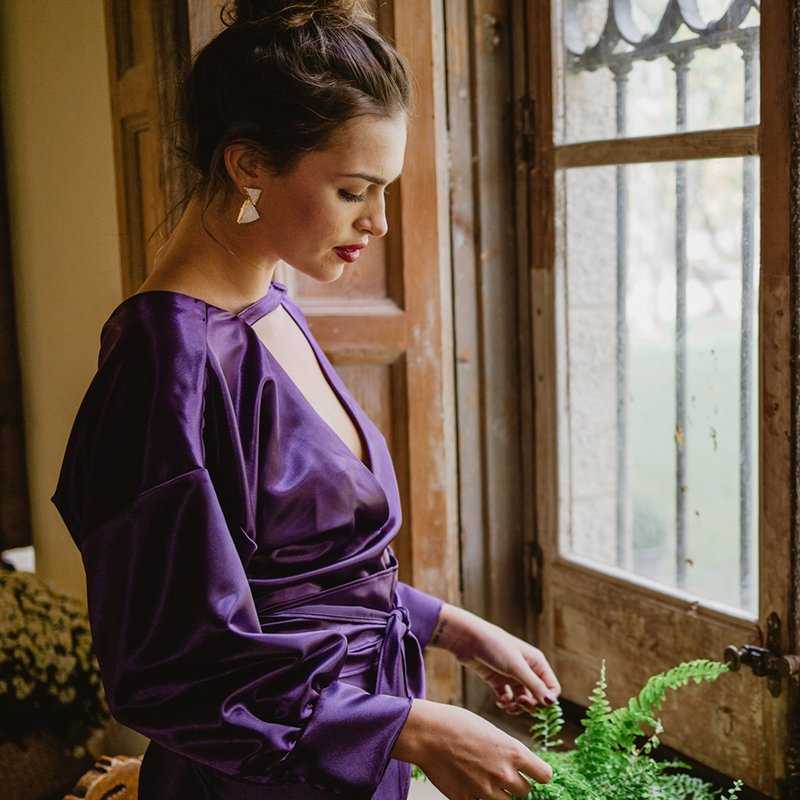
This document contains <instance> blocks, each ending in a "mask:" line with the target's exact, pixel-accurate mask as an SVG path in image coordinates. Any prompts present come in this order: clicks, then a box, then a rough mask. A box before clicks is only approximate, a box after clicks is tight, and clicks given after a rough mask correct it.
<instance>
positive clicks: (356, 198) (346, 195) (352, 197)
mask: <svg viewBox="0 0 800 800" xmlns="http://www.w3.org/2000/svg"><path fill="white" fill-rule="evenodd" d="M339 195H340V196H341V198H342V199H343V200H347V202H348V203H363V202H364V200H366V199H367V196H366V195H365V194H350V192H346V191H345V190H344V189H339Z"/></svg>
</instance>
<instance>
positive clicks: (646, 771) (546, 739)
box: [412, 659, 743, 800]
mask: <svg viewBox="0 0 800 800" xmlns="http://www.w3.org/2000/svg"><path fill="white" fill-rule="evenodd" d="M728 670H729V667H728V665H727V664H724V663H722V662H719V661H709V660H706V659H698V660H696V661H686V662H683V663H681V664H678V666H676V667H673V668H672V669H670V670H668V671H666V672H662V673H659V674H658V675H654V676H653V677H652V678H650V679H649V680H648V681H647V683H646V684H645V685H644V687H643V688H642V690H641V691H640V692H639V695H638V696H637V697H632V698H631V699H630V700H629V701H628V703H627V705H625V706H621V707H620V708H617V709H612V708H611V705H610V704H609V702H608V700H607V698H606V686H607V684H606V663H605V660H603V662H602V665H601V667H600V679H599V680H598V682H597V684H596V686H595V689H594V691H593V692H592V694H591V696H590V698H589V699H590V700H591V704H590V705H589V708H588V709H587V712H586V717H585V718H584V719H583V720H581V724H582V725H583V728H584V731H583V733H582V734H581V735H580V736H578V737H577V738H576V739H575V748H573V749H571V750H555V749H554V748H556V747H558V746H559V745H561V744H563V743H562V741H561V740H560V739H557V738H556V737H557V736H558V734H559V732H560V731H561V729H562V728H563V724H564V721H563V712H562V710H561V706H560V705H559V704H558V703H555V704H554V705H552V706H549V707H544V706H543V707H539V708H536V709H534V710H533V711H532V712H530V714H531V717H532V718H533V722H532V724H531V727H530V729H529V732H530V734H531V749H532V750H534V751H535V752H536V753H537V755H538V756H539V757H540V758H542V759H543V760H544V761H546V762H547V763H548V764H550V766H551V767H552V768H553V777H552V779H551V780H550V782H549V783H536V782H533V781H532V782H531V790H530V792H528V794H527V795H526V797H525V800H540V799H542V800H543V799H544V798H547V799H548V800H550V799H551V798H552V800H654V798H655V799H657V798H663V800H734V799H735V798H736V797H738V794H739V791H740V789H741V787H742V785H743V782H742V781H740V780H738V779H737V780H735V781H734V782H733V786H732V787H731V788H730V789H729V790H728V793H727V794H726V795H725V796H724V798H720V793H721V791H720V790H719V789H715V788H714V787H713V786H712V785H711V784H710V783H708V782H707V781H704V780H702V779H700V778H696V777H693V776H691V775H686V774H685V773H678V774H666V773H665V770H667V769H669V768H672V769H684V770H685V769H690V765H689V764H687V763H685V762H684V761H680V760H674V761H656V760H655V759H653V758H652V757H651V756H650V753H651V752H652V750H653V749H654V748H655V747H657V746H658V744H659V739H658V734H659V733H661V732H662V731H663V730H664V729H663V727H662V725H661V720H660V719H658V717H656V716H655V714H656V712H657V711H658V709H659V708H660V706H661V703H662V702H663V700H664V696H665V695H666V692H667V689H677V688H679V687H681V686H685V685H686V684H687V683H688V682H689V681H690V680H694V682H695V683H700V682H701V681H713V680H716V679H717V678H718V677H719V676H720V675H721V674H722V673H723V672H727V671H728ZM648 727H651V728H652V729H653V733H652V734H648V733H647V728H648ZM640 737H646V739H645V741H644V742H643V743H642V745H641V746H639V747H637V745H636V740H637V739H638V738H640ZM412 775H413V777H414V778H416V779H425V775H424V773H423V772H422V770H420V769H419V767H417V766H416V765H415V766H414V767H413V769H412ZM514 797H516V795H514ZM517 800H520V799H519V798H517Z"/></svg>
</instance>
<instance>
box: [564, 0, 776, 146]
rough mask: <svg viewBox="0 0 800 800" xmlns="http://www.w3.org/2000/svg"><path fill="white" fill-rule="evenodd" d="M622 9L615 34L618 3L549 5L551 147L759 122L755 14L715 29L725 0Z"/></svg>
mask: <svg viewBox="0 0 800 800" xmlns="http://www.w3.org/2000/svg"><path fill="white" fill-rule="evenodd" d="M629 2H630V3H631V4H632V5H631V8H632V14H631V15H630V17H629V16H627V15H626V14H624V13H622V12H619V13H617V15H616V19H617V20H618V21H619V22H620V25H619V26H618V27H619V30H621V31H622V34H623V35H622V37H620V36H618V35H617V34H616V33H615V32H616V30H617V29H618V28H617V26H615V25H613V24H610V22H609V15H611V14H612V12H613V11H614V7H615V6H616V5H619V6H622V5H623V4H621V3H619V0H553V8H554V14H553V19H554V21H555V31H554V36H555V46H554V60H555V65H556V69H555V71H554V80H555V87H554V88H555V97H556V114H555V139H556V143H557V144H567V143H571V142H582V141H593V140H598V139H611V138H616V137H620V136H650V135H657V134H667V133H674V132H676V131H691V130H707V129H713V128H728V127H737V126H740V125H755V124H757V123H758V118H759V114H758V107H759V101H758V74H759V72H758V45H759V22H760V15H759V12H758V10H757V9H755V8H750V9H749V10H746V11H743V12H741V14H740V15H739V17H734V18H733V21H734V22H735V23H736V25H735V27H732V28H731V29H729V30H725V31H724V32H719V31H717V30H716V28H715V23H716V22H717V20H718V19H719V18H720V17H721V16H722V15H723V14H724V13H726V12H728V10H729V9H730V8H731V7H733V6H734V0H704V1H703V2H699V3H698V5H697V12H699V16H698V15H697V14H696V13H695V12H693V11H691V10H690V9H691V6H692V4H691V3H687V4H684V7H685V9H687V10H686V11H683V12H682V11H681V5H680V4H678V3H667V0H629ZM682 14H686V15H687V17H686V18H684V17H683V16H682ZM742 16H743V17H744V18H741V17H742ZM625 19H627V20H628V22H627V23H625V24H622V23H623V20H625ZM687 23H690V24H691V27H689V25H687Z"/></svg>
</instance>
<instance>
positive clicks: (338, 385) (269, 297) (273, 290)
mask: <svg viewBox="0 0 800 800" xmlns="http://www.w3.org/2000/svg"><path fill="white" fill-rule="evenodd" d="M285 292H286V287H285V286H284V285H283V284H279V283H276V282H274V281H273V282H272V283H271V284H270V288H269V291H268V292H267V294H266V295H264V297H262V298H261V299H260V300H257V301H256V302H255V303H253V304H252V305H250V306H248V307H247V308H245V309H243V310H242V311H240V312H239V313H238V314H236V316H237V317H238V318H239V319H241V320H242V321H243V322H245V323H247V325H248V326H249V327H250V329H251V330H252V332H253V336H255V338H256V339H257V340H258V342H259V344H260V346H261V347H262V348H263V350H264V352H265V353H266V354H267V355H268V356H269V359H270V361H272V363H273V364H275V365H276V367H277V368H278V370H279V372H280V375H281V376H282V377H283V379H284V381H285V382H286V384H287V385H288V386H289V388H290V389H291V390H292V391H293V392H294V393H295V394H296V395H297V396H298V397H299V398H300V401H301V402H302V404H303V405H304V407H306V408H307V409H308V410H309V411H310V412H311V414H312V415H313V416H314V417H315V418H316V419H317V420H319V421H320V422H321V423H322V424H323V425H324V426H325V427H326V428H327V429H328V430H329V431H330V433H331V435H332V436H333V437H334V439H335V441H336V442H338V444H339V445H340V446H341V447H342V448H344V450H345V451H346V452H347V453H348V454H349V455H350V457H351V458H352V459H353V460H354V461H357V462H358V463H359V464H360V465H361V466H362V467H363V468H364V469H365V470H366V471H367V472H368V473H369V474H370V475H371V476H372V477H373V478H374V479H375V480H376V481H377V482H378V483H379V484H380V480H378V476H377V475H376V474H375V454H374V453H373V450H372V445H371V444H370V439H369V436H367V432H366V430H365V429H364V424H363V422H362V421H361V419H360V417H359V415H358V411H357V409H356V407H355V405H351V404H350V401H349V398H348V397H345V394H349V393H348V392H347V389H346V387H345V386H344V384H343V383H342V382H341V381H340V380H339V377H338V375H337V374H336V372H335V371H333V370H331V371H329V370H328V365H327V359H326V358H325V357H324V353H323V352H322V350H321V348H320V347H319V346H318V345H317V343H316V342H315V341H314V338H313V337H312V336H310V335H309V332H308V331H307V330H306V328H305V326H304V325H303V324H302V322H301V320H300V319H298V317H297V316H296V315H295V314H294V312H293V311H292V309H291V308H290V307H289V305H288V304H284V303H283V298H282V294H284V293H285ZM278 306H283V308H284V309H285V311H286V313H287V314H288V315H289V317H290V318H291V320H292V322H293V323H294V325H295V326H296V327H297V328H298V329H299V330H300V332H301V333H302V334H303V336H304V337H305V340H306V341H307V342H308V344H309V346H310V347H311V352H312V353H313V354H314V357H315V358H316V359H317V364H318V365H319V369H320V372H321V373H322V377H323V378H324V379H325V381H326V382H327V384H328V386H329V387H330V388H331V390H332V391H333V393H334V395H335V396H336V398H337V399H338V401H339V403H340V405H341V406H342V407H343V408H344V410H345V413H346V414H347V415H348V416H349V417H350V421H351V422H352V423H353V427H354V428H355V429H356V433H357V434H358V437H359V439H360V440H361V449H362V451H363V455H364V456H366V458H367V460H368V461H369V463H366V462H365V461H364V460H363V459H362V458H359V457H358V456H357V455H356V454H355V453H354V452H353V451H352V450H351V449H350V447H349V446H348V444H347V442H345V440H344V439H342V437H341V436H340V435H339V434H338V433H337V432H336V430H335V429H334V428H333V426H332V425H331V424H330V423H329V422H328V421H327V420H326V419H325V418H324V417H323V416H322V414H320V413H319V411H317V409H316V408H314V406H313V405H312V404H311V401H310V400H309V399H308V398H307V397H306V396H305V394H304V393H303V391H302V390H301V389H300V387H299V386H298V385H297V383H296V382H295V381H294V380H293V378H292V377H291V376H290V375H289V373H288V372H286V370H285V369H284V368H283V367H282V366H281V363H280V361H278V359H277V358H276V357H275V356H274V355H273V353H272V351H271V350H270V349H269V347H267V344H266V342H265V341H264V340H263V339H262V338H261V337H260V336H259V335H258V331H256V329H255V327H254V325H255V324H256V323H257V322H258V321H259V320H260V319H262V318H263V317H265V316H266V315H267V314H269V313H271V312H272V311H275V309H277V308H278Z"/></svg>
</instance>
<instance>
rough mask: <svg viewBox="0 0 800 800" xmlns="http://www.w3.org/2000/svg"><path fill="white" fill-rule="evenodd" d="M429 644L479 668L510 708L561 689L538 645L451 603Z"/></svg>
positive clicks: (548, 701) (549, 698) (530, 704)
mask: <svg viewBox="0 0 800 800" xmlns="http://www.w3.org/2000/svg"><path fill="white" fill-rule="evenodd" d="M430 645H431V646H433V647H441V648H443V649H445V650H449V651H450V652H451V653H452V654H453V655H454V656H455V657H456V658H457V659H458V660H459V662H461V663H462V664H464V666H466V667H468V668H469V669H471V670H472V671H473V672H475V673H477V674H478V675H479V676H480V677H481V678H482V679H483V680H484V681H485V682H486V683H487V684H488V685H489V686H490V687H491V689H492V691H493V692H494V693H495V702H496V704H497V706H498V707H499V708H503V709H505V710H506V711H507V712H508V713H509V714H520V713H522V711H523V710H525V709H528V710H532V709H533V708H535V707H536V706H537V705H552V703H555V701H556V699H557V697H558V695H559V694H561V684H560V683H559V682H558V680H557V679H556V676H555V673H554V672H553V670H552V669H551V667H550V664H548V662H547V659H546V658H545V656H544V653H542V651H541V650H539V649H538V648H537V647H534V646H533V645H532V644H528V642H525V641H523V640H522V639H519V638H517V637H516V636H514V635H512V634H510V633H508V631H505V630H503V628H500V627H499V626H497V625H494V624H493V623H491V622H487V621H486V620H485V619H483V618H481V617H479V616H477V614H473V613H471V612H469V611H466V610H465V609H463V608H459V607H458V606H454V605H451V604H450V603H445V604H444V605H443V606H442V611H441V614H440V615H439V622H438V625H437V627H436V631H435V632H434V634H433V636H432V637H431V641H430Z"/></svg>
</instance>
